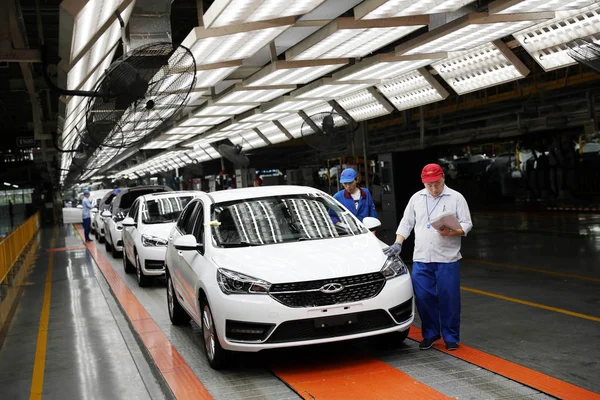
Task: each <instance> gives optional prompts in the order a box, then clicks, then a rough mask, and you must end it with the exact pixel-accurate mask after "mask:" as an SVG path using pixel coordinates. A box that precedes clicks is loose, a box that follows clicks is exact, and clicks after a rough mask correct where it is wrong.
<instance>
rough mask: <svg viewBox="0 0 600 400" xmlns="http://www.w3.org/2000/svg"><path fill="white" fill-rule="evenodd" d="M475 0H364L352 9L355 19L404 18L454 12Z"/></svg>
mask: <svg viewBox="0 0 600 400" xmlns="http://www.w3.org/2000/svg"><path fill="white" fill-rule="evenodd" d="M473 2H475V0H419V1H415V0H365V1H363V2H362V3H361V4H359V5H358V6H356V8H354V17H355V18H356V19H377V18H391V17H404V16H407V15H422V14H437V13H446V12H451V11H456V10H458V9H459V8H462V7H464V6H466V5H467V4H470V3H473Z"/></svg>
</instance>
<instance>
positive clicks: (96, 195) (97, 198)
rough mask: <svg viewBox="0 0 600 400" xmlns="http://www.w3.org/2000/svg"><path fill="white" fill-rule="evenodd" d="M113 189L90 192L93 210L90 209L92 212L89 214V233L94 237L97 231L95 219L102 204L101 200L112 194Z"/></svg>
mask: <svg viewBox="0 0 600 400" xmlns="http://www.w3.org/2000/svg"><path fill="white" fill-rule="evenodd" d="M113 191H114V189H100V190H92V194H91V196H90V201H91V202H92V205H93V206H94V208H92V212H91V219H92V221H91V224H90V225H91V226H90V232H91V233H93V234H94V235H96V232H97V229H98V223H97V219H98V218H97V217H98V210H99V209H100V203H101V202H102V199H104V196H106V195H107V194H109V193H111V192H113ZM96 237H97V235H96Z"/></svg>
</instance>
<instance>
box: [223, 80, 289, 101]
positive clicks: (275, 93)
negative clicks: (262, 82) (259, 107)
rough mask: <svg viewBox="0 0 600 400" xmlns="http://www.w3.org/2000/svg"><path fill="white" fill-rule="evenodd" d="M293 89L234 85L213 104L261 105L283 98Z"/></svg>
mask: <svg viewBox="0 0 600 400" xmlns="http://www.w3.org/2000/svg"><path fill="white" fill-rule="evenodd" d="M294 89H296V85H281V86H270V87H262V86H253V87H244V86H242V85H241V84H236V85H234V86H233V87H231V88H229V89H227V90H226V91H225V92H224V93H222V94H220V95H219V97H218V99H217V100H215V104H224V103H229V104H237V103H241V104H244V103H263V102H267V101H271V100H273V99H276V98H277V97H280V96H283V95H284V94H286V93H289V92H291V91H292V90H294Z"/></svg>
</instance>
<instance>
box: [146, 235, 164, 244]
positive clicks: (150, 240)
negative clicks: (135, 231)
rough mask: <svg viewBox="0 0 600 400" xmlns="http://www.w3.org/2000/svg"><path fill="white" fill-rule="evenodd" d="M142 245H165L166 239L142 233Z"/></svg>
mask: <svg viewBox="0 0 600 400" xmlns="http://www.w3.org/2000/svg"><path fill="white" fill-rule="evenodd" d="M142 245H143V246H144V247H157V246H166V245H167V240H166V239H163V238H159V237H156V236H150V235H142Z"/></svg>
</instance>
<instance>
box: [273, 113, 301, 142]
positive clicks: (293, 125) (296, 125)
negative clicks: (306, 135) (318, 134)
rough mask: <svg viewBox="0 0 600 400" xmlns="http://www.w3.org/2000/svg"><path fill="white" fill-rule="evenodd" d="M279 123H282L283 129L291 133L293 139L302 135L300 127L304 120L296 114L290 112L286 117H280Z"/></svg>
mask: <svg viewBox="0 0 600 400" xmlns="http://www.w3.org/2000/svg"><path fill="white" fill-rule="evenodd" d="M279 123H281V125H283V127H284V128H285V129H287V131H288V132H289V133H290V135H292V136H293V137H294V138H295V139H297V138H299V137H302V134H301V129H302V125H303V124H304V120H303V119H302V117H301V116H299V115H298V114H292V115H290V116H288V117H285V118H282V119H280V120H279Z"/></svg>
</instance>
